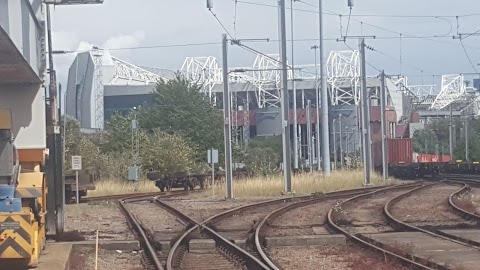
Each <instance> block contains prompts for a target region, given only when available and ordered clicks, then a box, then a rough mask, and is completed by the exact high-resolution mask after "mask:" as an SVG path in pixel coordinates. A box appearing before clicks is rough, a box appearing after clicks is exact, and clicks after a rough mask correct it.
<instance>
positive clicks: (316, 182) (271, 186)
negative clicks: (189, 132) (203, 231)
mask: <svg viewBox="0 0 480 270" xmlns="http://www.w3.org/2000/svg"><path fill="white" fill-rule="evenodd" d="M372 183H373V184H374V185H388V184H393V183H394V181H388V182H383V181H382V180H381V176H380V175H378V174H372ZM362 185H363V171H361V170H355V171H335V172H332V174H331V176H330V177H324V176H323V175H322V173H319V172H318V173H317V172H314V173H304V174H301V175H297V176H293V177H292V190H293V191H294V192H295V194H296V195H307V194H311V193H315V192H321V193H326V192H332V191H337V190H345V189H352V188H358V187H362ZM197 188H198V187H197ZM283 190H284V184H283V176H282V175H276V176H269V177H254V178H248V179H241V180H234V183H233V194H234V196H235V197H236V198H253V197H276V196H280V195H281V192H282V191H283ZM157 191H158V192H159V191H160V190H159V189H158V188H157V187H156V186H155V182H153V181H149V180H140V181H139V182H138V189H137V191H135V188H134V186H133V184H131V183H129V182H128V181H125V180H118V179H107V180H101V181H98V182H97V183H96V190H93V191H89V192H88V197H95V196H106V195H115V194H135V193H140V192H157ZM192 196H193V197H211V196H212V190H211V188H208V189H206V190H205V191H204V192H201V193H197V194H194V195H192ZM224 196H225V183H223V182H220V183H216V185H215V197H218V198H223V197H224Z"/></svg>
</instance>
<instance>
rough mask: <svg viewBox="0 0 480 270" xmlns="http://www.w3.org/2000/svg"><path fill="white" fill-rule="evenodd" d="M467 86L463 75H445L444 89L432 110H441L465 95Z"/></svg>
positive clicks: (443, 79)
mask: <svg viewBox="0 0 480 270" xmlns="http://www.w3.org/2000/svg"><path fill="white" fill-rule="evenodd" d="M465 90H466V85H465V82H464V77H463V75H460V74H453V75H443V76H442V89H441V91H440V93H439V94H438V95H437V98H436V99H435V101H434V102H433V104H432V106H431V107H430V109H431V110H441V109H443V108H445V107H447V106H448V105H450V104H451V103H452V102H454V101H456V100H457V99H459V98H460V97H462V96H463V95H465Z"/></svg>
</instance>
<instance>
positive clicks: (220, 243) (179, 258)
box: [155, 198, 268, 270]
mask: <svg viewBox="0 0 480 270" xmlns="http://www.w3.org/2000/svg"><path fill="white" fill-rule="evenodd" d="M155 202H156V203H158V204H159V205H161V206H162V207H164V208H165V209H168V211H170V212H171V213H174V214H175V215H176V216H178V217H180V218H182V219H186V220H189V223H190V224H194V225H193V226H192V227H190V228H189V229H188V230H187V231H186V232H185V233H184V234H183V235H182V236H180V238H179V239H177V241H176V242H175V244H174V245H173V247H172V249H171V251H170V253H169V255H168V259H167V265H166V269H167V270H174V269H184V268H185V269H187V268H188V269H192V268H191V267H192V266H193V267H194V268H193V269H243V268H246V269H252V270H256V269H268V267H267V266H266V265H265V264H263V262H261V261H260V260H259V259H257V258H255V257H254V256H252V255H251V254H250V253H248V252H246V251H245V250H243V249H242V248H240V247H238V246H236V245H235V244H233V243H232V242H231V241H229V240H228V239H226V238H224V237H223V236H222V235H220V234H219V233H217V232H215V231H214V230H213V229H211V228H209V227H208V226H205V225H203V224H200V223H198V222H197V221H195V220H193V219H192V218H190V217H188V216H186V215H185V214H183V213H182V212H181V211H179V210H177V209H176V208H174V207H172V206H170V205H169V204H167V203H164V202H162V201H161V200H160V198H155ZM199 237H200V238H201V239H211V240H213V241H214V242H215V252H216V254H215V253H214V254H207V255H205V254H191V253H190V252H188V253H187V250H188V249H189V246H188V244H189V242H190V241H191V240H192V239H197V238H199ZM197 255H198V256H197ZM188 266H190V267H188Z"/></svg>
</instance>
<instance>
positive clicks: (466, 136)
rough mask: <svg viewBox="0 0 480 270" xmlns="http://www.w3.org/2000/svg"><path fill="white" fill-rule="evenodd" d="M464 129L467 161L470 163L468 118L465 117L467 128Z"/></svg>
mask: <svg viewBox="0 0 480 270" xmlns="http://www.w3.org/2000/svg"><path fill="white" fill-rule="evenodd" d="M463 129H464V132H465V161H469V159H468V116H466V117H465V126H464V128H463Z"/></svg>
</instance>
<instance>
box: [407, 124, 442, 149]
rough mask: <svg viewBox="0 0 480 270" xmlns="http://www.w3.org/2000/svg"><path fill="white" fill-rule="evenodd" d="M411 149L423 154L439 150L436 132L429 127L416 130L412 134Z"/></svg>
mask: <svg viewBox="0 0 480 270" xmlns="http://www.w3.org/2000/svg"><path fill="white" fill-rule="evenodd" d="M413 151H414V152H417V153H424V154H437V152H440V146H439V141H438V138H437V134H436V133H435V132H434V131H433V130H431V129H423V130H416V131H415V133H414V134H413Z"/></svg>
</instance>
